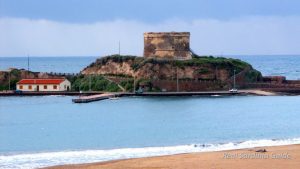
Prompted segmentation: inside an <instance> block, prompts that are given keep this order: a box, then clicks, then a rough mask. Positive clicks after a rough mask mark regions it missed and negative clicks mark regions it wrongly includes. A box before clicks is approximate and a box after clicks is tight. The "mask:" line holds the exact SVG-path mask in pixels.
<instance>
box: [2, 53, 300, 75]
mask: <svg viewBox="0 0 300 169" xmlns="http://www.w3.org/2000/svg"><path fill="white" fill-rule="evenodd" d="M215 56H216V57H229V58H235V59H240V60H243V61H246V62H248V63H250V64H251V65H252V66H253V67H254V68H255V69H257V70H258V71H260V72H262V74H263V75H264V76H286V77H287V79H290V80H299V79H300V54H299V55H215ZM100 57H103V56H30V57H29V63H30V65H29V69H30V71H35V72H56V73H78V72H80V71H81V70H82V69H84V68H85V67H86V66H88V65H90V64H91V63H92V62H94V61H95V60H96V59H97V58H100ZM27 63H28V57H27V56H14V57H11V56H9V57H5V56H2V57H0V71H1V70H7V69H9V68H18V69H27V67H28V66H27Z"/></svg>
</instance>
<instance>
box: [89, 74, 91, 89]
mask: <svg viewBox="0 0 300 169" xmlns="http://www.w3.org/2000/svg"><path fill="white" fill-rule="evenodd" d="M89 89H90V91H92V79H91V74H89Z"/></svg>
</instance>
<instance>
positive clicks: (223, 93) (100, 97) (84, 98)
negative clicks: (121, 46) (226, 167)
mask: <svg viewBox="0 0 300 169" xmlns="http://www.w3.org/2000/svg"><path fill="white" fill-rule="evenodd" d="M244 94H245V93H244V92H229V91H206V92H144V93H130V92H121V93H103V94H95V95H89V96H79V97H78V98H75V99H72V101H73V102H74V103H89V102H94V101H100V100H105V99H110V98H115V97H125V96H127V97H130V96H149V97H150V96H157V97H159V96H231V95H244Z"/></svg>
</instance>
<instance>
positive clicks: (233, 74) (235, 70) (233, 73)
mask: <svg viewBox="0 0 300 169" xmlns="http://www.w3.org/2000/svg"><path fill="white" fill-rule="evenodd" d="M235 71H236V70H235V69H234V71H233V88H234V89H235Z"/></svg>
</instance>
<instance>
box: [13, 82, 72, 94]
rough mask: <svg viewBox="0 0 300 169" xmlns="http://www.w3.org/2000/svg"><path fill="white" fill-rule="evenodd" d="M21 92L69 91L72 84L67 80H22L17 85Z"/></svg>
mask: <svg viewBox="0 0 300 169" xmlns="http://www.w3.org/2000/svg"><path fill="white" fill-rule="evenodd" d="M17 90H21V91H47V92H50V91H51V92H52V91H69V90H71V83H70V81H68V80H67V79H22V80H20V81H19V82H18V83H17Z"/></svg>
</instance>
